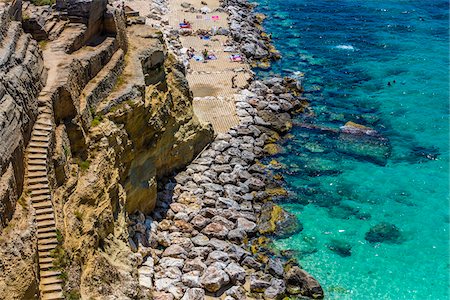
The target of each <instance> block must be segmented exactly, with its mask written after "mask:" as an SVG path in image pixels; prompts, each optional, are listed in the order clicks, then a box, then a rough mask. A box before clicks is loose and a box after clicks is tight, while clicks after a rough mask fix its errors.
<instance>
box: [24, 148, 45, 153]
mask: <svg viewBox="0 0 450 300" xmlns="http://www.w3.org/2000/svg"><path fill="white" fill-rule="evenodd" d="M47 151H48V149H47V148H46V147H45V148H36V147H30V148H28V152H29V153H42V154H47Z"/></svg>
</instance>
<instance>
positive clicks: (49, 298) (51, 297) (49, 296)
mask: <svg viewBox="0 0 450 300" xmlns="http://www.w3.org/2000/svg"><path fill="white" fill-rule="evenodd" d="M58 299H64V295H63V293H62V292H54V293H43V294H42V298H41V300H58Z"/></svg>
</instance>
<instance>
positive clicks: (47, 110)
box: [38, 106, 53, 116]
mask: <svg viewBox="0 0 450 300" xmlns="http://www.w3.org/2000/svg"><path fill="white" fill-rule="evenodd" d="M38 113H39V114H42V113H45V114H48V116H51V115H52V114H53V111H52V109H51V107H48V106H38Z"/></svg>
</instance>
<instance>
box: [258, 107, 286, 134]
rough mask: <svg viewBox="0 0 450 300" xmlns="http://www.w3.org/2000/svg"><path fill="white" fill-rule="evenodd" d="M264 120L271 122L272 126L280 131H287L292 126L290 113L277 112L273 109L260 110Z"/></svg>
mask: <svg viewBox="0 0 450 300" xmlns="http://www.w3.org/2000/svg"><path fill="white" fill-rule="evenodd" d="M258 116H260V117H261V118H262V119H263V120H264V122H266V123H269V124H270V126H269V127H270V128H272V129H273V130H275V131H277V132H278V133H286V132H288V131H289V130H290V129H291V128H292V119H291V116H290V115H289V114H288V113H281V114H276V113H273V112H272V111H268V110H261V111H259V112H258Z"/></svg>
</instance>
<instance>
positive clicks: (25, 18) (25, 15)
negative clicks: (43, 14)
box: [22, 12, 30, 22]
mask: <svg viewBox="0 0 450 300" xmlns="http://www.w3.org/2000/svg"><path fill="white" fill-rule="evenodd" d="M29 19H30V16H29V15H28V14H26V13H25V12H24V13H23V14H22V21H25V22H26V21H28V20H29Z"/></svg>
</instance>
